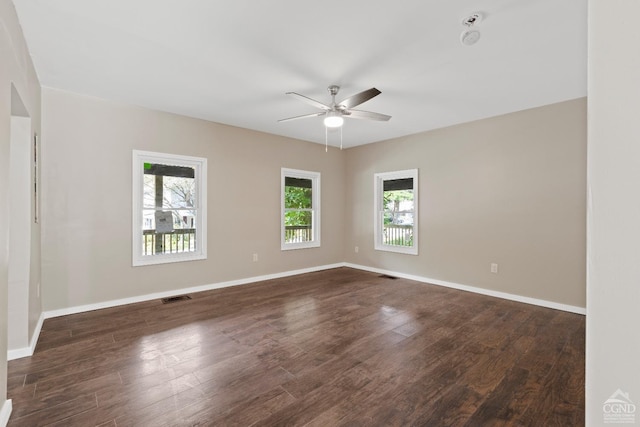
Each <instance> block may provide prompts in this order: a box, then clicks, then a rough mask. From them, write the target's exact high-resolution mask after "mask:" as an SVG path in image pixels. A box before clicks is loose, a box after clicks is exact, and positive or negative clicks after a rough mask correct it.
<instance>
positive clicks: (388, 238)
mask: <svg viewBox="0 0 640 427" xmlns="http://www.w3.org/2000/svg"><path fill="white" fill-rule="evenodd" d="M375 204H376V206H375V217H376V218H375V248H376V249H377V250H384V251H391V252H400V253H406V254H412V255H417V254H418V214H417V212H418V171H417V169H412V170H407V171H399V172H386V173H379V174H376V175H375Z"/></svg>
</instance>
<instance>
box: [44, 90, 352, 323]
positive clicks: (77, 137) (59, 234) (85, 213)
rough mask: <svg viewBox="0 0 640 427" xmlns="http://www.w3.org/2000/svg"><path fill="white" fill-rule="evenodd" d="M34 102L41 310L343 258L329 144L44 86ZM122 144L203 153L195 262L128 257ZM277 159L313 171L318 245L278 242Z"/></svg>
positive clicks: (339, 158)
mask: <svg viewBox="0 0 640 427" xmlns="http://www.w3.org/2000/svg"><path fill="white" fill-rule="evenodd" d="M42 102H43V132H44V135H45V138H46V141H47V143H46V145H44V147H43V158H44V159H45V162H44V165H43V167H42V174H43V192H44V193H43V194H44V200H43V225H42V226H43V242H42V269H43V295H44V296H43V298H44V304H45V309H46V310H54V309H62V308H68V307H74V306H80V305H85V304H93V303H99V302H105V301H110V300H115V299H121V298H127V297H135V296H140V295H146V294H150V293H155V292H164V291H172V290H177V289H180V288H184V287H191V286H199V285H207V284H213V283H219V282H223V281H229V280H237V279H243V278H250V277H255V276H260V275H266V274H273V273H280V272H286V271H291V270H297V269H303V268H311V267H315V266H322V265H328V264H333V263H337V262H341V261H342V260H343V234H344V233H343V228H342V227H343V226H342V217H343V215H344V185H343V182H344V157H343V152H341V151H340V150H337V149H335V148H334V149H330V150H329V152H328V153H325V150H324V147H323V146H321V145H318V144H313V143H307V142H301V141H296V140H291V139H286V138H283V137H278V136H274V135H268V134H264V133H260V132H254V131H250V130H246V129H240V128H235V127H230V126H225V125H221V124H216V123H211V122H206V121H203V120H197V119H191V118H187V117H182V116H177V115H173V114H167V113H162V112H157V111H152V110H148V109H144V108H137V107H133V106H127V105H122V104H117V103H112V102H107V101H104V100H100V99H96V98H91V97H86V96H80V95H76V94H71V93H68V92H63V91H58V90H52V89H47V88H44V89H43V96H42ZM133 149H138V150H147V151H158V152H166V153H174V154H183V155H189V156H199V157H206V158H207V159H208V259H207V260H204V261H192V262H186V263H173V264H164V265H153V266H143V267H132V266H131V238H132V237H131V203H132V202H131V156H132V150H133ZM282 167H287V168H294V169H303V170H310V171H317V172H320V173H321V174H322V176H321V187H322V201H321V204H322V228H321V231H322V237H321V241H322V246H321V247H320V248H312V249H303V250H294V251H284V252H283V251H281V250H280V219H279V218H280V169H281V168H282ZM253 253H257V254H258V258H259V261H258V262H253V261H252V254H253Z"/></svg>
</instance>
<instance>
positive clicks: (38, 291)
mask: <svg viewBox="0 0 640 427" xmlns="http://www.w3.org/2000/svg"><path fill="white" fill-rule="evenodd" d="M38 298H40V282H38Z"/></svg>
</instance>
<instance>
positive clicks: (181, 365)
mask: <svg viewBox="0 0 640 427" xmlns="http://www.w3.org/2000/svg"><path fill="white" fill-rule="evenodd" d="M191 297H192V299H191V300H188V301H180V302H176V303H171V304H162V303H161V302H160V301H159V300H158V301H148V302H144V303H139V304H131V305H127V306H121V307H116V308H110V309H104V310H97V311H93V312H88V313H81V314H76V315H70V316H64V317H58V318H53V319H48V320H46V321H45V322H44V325H43V328H42V333H41V335H40V339H39V341H38V345H37V348H36V351H35V354H34V355H33V356H32V357H28V358H23V359H18V360H14V361H11V362H9V367H8V369H9V379H8V394H9V398H10V399H13V413H12V415H11V419H10V420H9V426H12V427H17V426H29V427H33V426H43V425H53V426H82V427H85V426H118V427H121V426H145V427H147V426H208V425H215V426H218V425H219V426H251V425H260V426H323V427H325V426H340V425H349V426H408V425H413V426H554V425H557V426H563V427H566V426H580V425H584V350H585V349H584V346H585V341H584V340H585V338H584V334H585V319H584V317H583V316H580V315H576V314H570V313H566V312H562V311H556V310H551V309H546V308H541V307H536V306H531V305H526V304H521V303H516V302H511V301H505V300H500V299H497V298H491V297H485V296H481V295H476V294H472V293H467V292H462V291H457V290H452V289H447V288H442V287H438V286H432V285H425V284H422V283H417V282H413V281H410V280H404V279H396V280H392V279H389V278H383V277H379V276H378V275H376V274H373V273H368V272H363V271H358V270H353V269H349V268H338V269H334V270H327V271H322V272H316V273H310V274H305V275H300V276H293V277H289V278H284V279H277V280H270V281H265V282H260V283H255V284H251V285H245V286H238V287H233V288H226V289H220V290H215V291H208V292H202V293H196V294H191Z"/></svg>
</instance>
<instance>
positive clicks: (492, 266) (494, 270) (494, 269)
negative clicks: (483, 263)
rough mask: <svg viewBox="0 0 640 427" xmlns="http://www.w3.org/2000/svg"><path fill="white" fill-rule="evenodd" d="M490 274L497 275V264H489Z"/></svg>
mask: <svg viewBox="0 0 640 427" xmlns="http://www.w3.org/2000/svg"><path fill="white" fill-rule="evenodd" d="M491 272H492V273H496V274H497V273H498V264H496V263H495V262H492V263H491Z"/></svg>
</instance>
